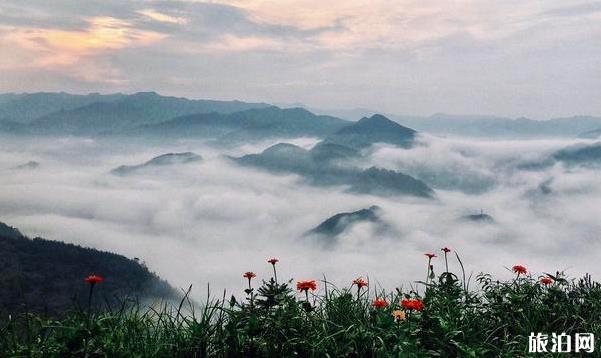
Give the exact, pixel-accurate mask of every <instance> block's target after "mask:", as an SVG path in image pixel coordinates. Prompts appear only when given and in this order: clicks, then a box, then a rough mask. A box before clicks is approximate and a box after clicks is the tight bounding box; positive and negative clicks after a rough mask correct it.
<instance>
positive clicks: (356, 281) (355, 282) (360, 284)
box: [353, 277, 367, 289]
mask: <svg viewBox="0 0 601 358" xmlns="http://www.w3.org/2000/svg"><path fill="white" fill-rule="evenodd" d="M353 285H357V288H358V289H361V288H363V287H365V286H367V282H366V281H365V280H364V279H363V278H361V277H359V278H356V279H354V280H353Z"/></svg>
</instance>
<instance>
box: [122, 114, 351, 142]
mask: <svg viewBox="0 0 601 358" xmlns="http://www.w3.org/2000/svg"><path fill="white" fill-rule="evenodd" d="M350 124H352V122H347V121H344V120H342V119H338V118H334V117H329V116H317V115H315V114H313V113H311V112H309V111H307V110H305V109H302V108H288V109H281V108H278V107H274V106H269V107H264V108H255V109H249V110H245V111H240V112H236V113H231V114H222V113H201V114H193V115H186V116H181V117H177V118H174V119H171V120H168V121H165V122H162V123H159V124H147V125H143V126H139V127H136V128H133V129H131V130H129V131H127V132H125V133H126V134H128V135H143V136H161V137H177V138H213V139H218V140H220V141H222V142H244V141H254V140H261V139H266V138H282V137H288V138H294V137H325V136H327V135H329V134H331V133H334V132H336V131H338V130H340V129H341V128H343V127H345V126H348V125H350Z"/></svg>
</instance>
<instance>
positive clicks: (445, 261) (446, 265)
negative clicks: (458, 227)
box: [444, 251, 449, 273]
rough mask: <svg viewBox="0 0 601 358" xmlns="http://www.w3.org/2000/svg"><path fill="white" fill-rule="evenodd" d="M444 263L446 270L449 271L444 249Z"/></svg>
mask: <svg viewBox="0 0 601 358" xmlns="http://www.w3.org/2000/svg"><path fill="white" fill-rule="evenodd" d="M444 264H445V267H446V269H447V271H446V272H447V273H449V261H447V252H446V251H445V252H444Z"/></svg>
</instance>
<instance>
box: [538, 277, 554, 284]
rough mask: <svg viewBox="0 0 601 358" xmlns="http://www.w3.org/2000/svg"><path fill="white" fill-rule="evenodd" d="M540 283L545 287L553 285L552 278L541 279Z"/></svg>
mask: <svg viewBox="0 0 601 358" xmlns="http://www.w3.org/2000/svg"><path fill="white" fill-rule="evenodd" d="M539 282H540V283H541V284H543V285H550V284H552V283H553V280H552V279H551V278H550V277H541V279H540V281H539Z"/></svg>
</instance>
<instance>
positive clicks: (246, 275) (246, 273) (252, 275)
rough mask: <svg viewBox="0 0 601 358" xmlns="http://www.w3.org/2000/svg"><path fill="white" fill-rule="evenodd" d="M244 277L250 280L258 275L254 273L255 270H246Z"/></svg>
mask: <svg viewBox="0 0 601 358" xmlns="http://www.w3.org/2000/svg"><path fill="white" fill-rule="evenodd" d="M242 277H244V278H247V279H249V280H250V279H252V278H253V277H257V275H255V273H254V272H250V271H248V272H245V273H244V275H242Z"/></svg>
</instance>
